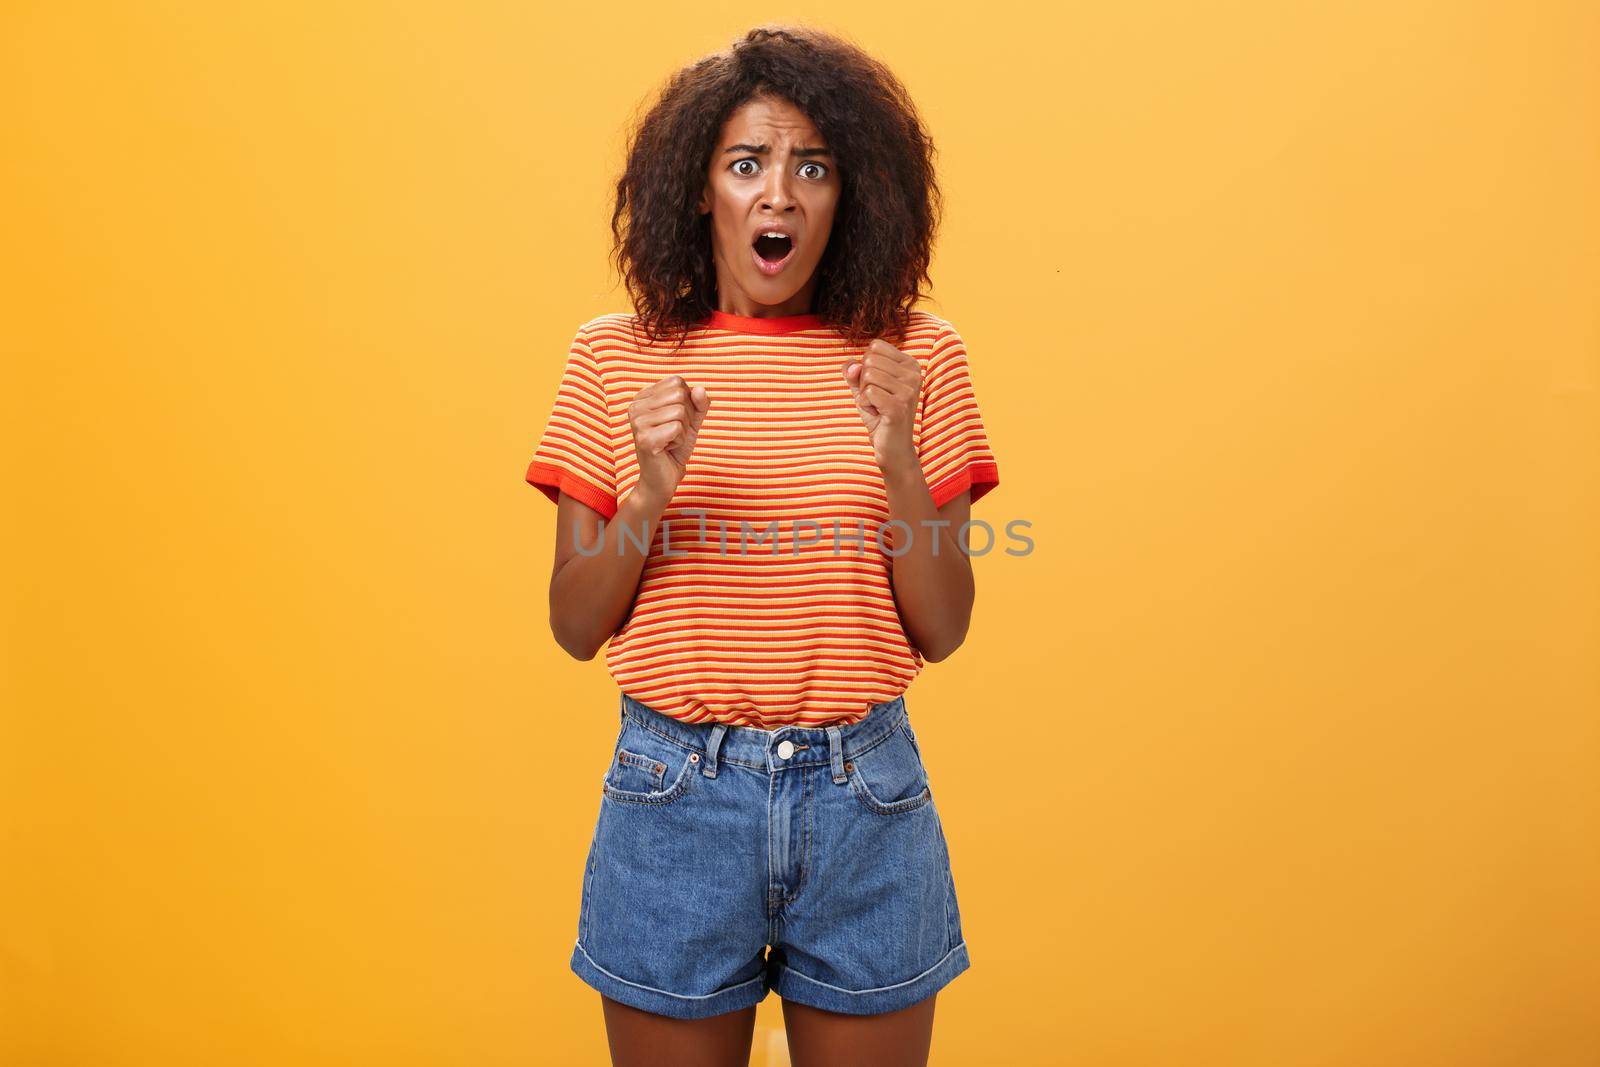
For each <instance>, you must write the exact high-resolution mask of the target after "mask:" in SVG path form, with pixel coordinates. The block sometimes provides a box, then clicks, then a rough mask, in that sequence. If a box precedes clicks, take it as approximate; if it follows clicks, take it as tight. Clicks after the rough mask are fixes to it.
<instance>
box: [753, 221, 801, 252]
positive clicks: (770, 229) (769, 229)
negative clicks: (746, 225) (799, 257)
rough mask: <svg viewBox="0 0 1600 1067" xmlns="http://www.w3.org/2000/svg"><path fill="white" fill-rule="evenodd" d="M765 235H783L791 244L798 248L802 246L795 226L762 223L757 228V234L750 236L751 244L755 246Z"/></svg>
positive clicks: (783, 223)
mask: <svg viewBox="0 0 1600 1067" xmlns="http://www.w3.org/2000/svg"><path fill="white" fill-rule="evenodd" d="M764 233H781V234H783V235H784V236H785V237H787V238H788V239H789V243H790V244H792V245H796V246H798V245H799V244H800V238H799V237H798V236H797V235H796V233H795V228H794V226H793V225H791V224H790V223H787V222H763V223H761V224H760V225H758V226H757V227H756V229H755V232H754V233H752V234H751V235H750V243H751V244H752V245H753V244H755V243H756V242H757V241H759V240H760V239H761V235H762V234H764Z"/></svg>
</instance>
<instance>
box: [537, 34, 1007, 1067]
mask: <svg viewBox="0 0 1600 1067" xmlns="http://www.w3.org/2000/svg"><path fill="white" fill-rule="evenodd" d="M932 155H933V146H932V144H931V142H930V141H929V139H928V137H927V134H926V132H925V131H924V129H923V126H922V123H921V121H920V120H919V118H918V116H917V113H916V111H915V109H914V108H913V106H912V104H911V101H910V100H909V98H908V97H907V95H906V93H905V90H904V88H903V87H902V86H901V84H900V83H899V82H898V81H897V80H896V79H895V77H894V76H893V75H892V74H891V73H890V72H889V71H888V70H886V69H885V68H884V67H883V66H882V65H881V64H879V63H878V62H877V61H875V60H873V59H872V58H871V57H869V56H867V55H865V54H863V53H862V52H861V51H860V50H859V49H857V48H855V47H854V46H852V45H850V44H848V43H846V42H844V41H841V40H839V39H838V38H835V37H832V36H829V35H826V34H823V33H819V32H816V31H812V30H805V29H794V28H790V29H757V30H753V31H751V32H750V33H749V34H747V35H746V36H745V37H744V38H743V39H742V40H741V41H739V42H737V43H735V44H734V45H733V46H732V47H731V48H730V49H729V50H728V51H726V52H724V53H721V54H717V55H713V56H710V57H708V58H706V59H703V60H701V61H699V62H697V63H695V64H693V65H691V66H689V67H687V68H685V69H684V70H682V71H680V72H679V73H678V74H676V75H675V76H674V77H673V78H672V79H671V80H670V81H669V83H668V84H667V87H666V88H665V90H664V92H663V94H662V96H661V98H660V100H659V101H658V102H657V103H656V104H655V105H654V107H653V108H652V109H651V110H650V111H649V112H648V114H647V115H646V116H645V118H644V119H643V120H642V122H641V123H640V124H639V127H638V128H637V129H636V130H635V131H634V134H633V137H632V139H631V143H630V145H629V149H628V160H627V165H626V170H625V173H624V174H623V176H622V178H621V179H620V181H619V182H618V184H617V191H616V208H615V211H614V213H613V216H612V233H613V237H614V239H615V242H616V245H615V253H616V257H617V263H618V265H619V268H620V271H621V273H622V275H623V277H624V278H625V280H626V283H627V287H628V291H629V295H630V297H631V298H632V301H633V304H634V307H635V313H634V314H631V315H630V314H623V313H613V314H606V315H601V316H599V317H598V318H595V319H593V320H591V321H589V322H587V323H585V324H584V325H583V326H582V327H581V328H580V329H579V330H578V333H577V336H576V337H575V338H574V340H573V343H572V346H571V350H570V354H569V356H568V359H567V364H566V368H565V371H564V373H563V376H562V379H561V383H560V386H559V388H558V390H557V398H556V402H555V406H554V411H553V412H552V414H551V417H550V420H549V423H548V424H547V426H546V428H545V431H544V433H543V436H542V439H541V440H540V442H539V444H538V446H537V448H536V451H535V454H534V457H533V460H532V462H531V463H530V465H529V467H528V471H527V480H528V482H530V483H532V484H533V485H536V486H538V487H539V488H540V489H541V490H543V492H544V493H545V495H547V496H548V497H549V498H550V499H551V500H553V501H556V502H557V503H558V505H559V507H558V514H557V539H556V559H555V570H554V573H553V575H552V578H551V583H550V620H551V627H552V629H553V631H554V633H555V637H556V640H557V641H558V642H559V643H560V644H561V646H562V647H563V648H565V649H566V650H567V651H568V652H570V653H571V654H572V655H573V656H575V657H576V658H578V659H582V660H587V659H591V658H592V657H593V656H594V655H595V654H596V652H597V651H598V650H599V649H600V647H601V645H602V644H604V643H605V642H607V641H608V640H609V641H610V644H609V646H608V648H607V653H606V665H607V668H608V669H609V670H610V673H611V675H612V676H613V678H615V679H616V681H617V682H618V684H619V686H620V688H621V694H620V709H619V719H620V725H621V729H620V732H619V735H618V738H617V744H616V747H615V749H614V751H613V753H612V757H611V760H610V762H609V764H608V767H607V770H606V772H605V775H604V778H603V781H602V782H601V794H602V795H601V801H600V815H599V821H598V824H597V826H596V830H595V835H594V840H593V843H592V845H591V847H590V850H589V857H588V861H587V865H586V867H585V870H584V876H583V886H582V891H581V897H580V905H579V918H578V937H577V943H576V944H575V946H574V948H573V954H572V959H571V967H572V969H573V970H574V971H575V972H576V973H577V974H578V975H579V976H580V977H581V978H582V979H583V980H584V981H586V982H587V983H589V984H590V985H591V986H593V987H594V988H596V989H598V990H599V991H600V993H601V995H602V1004H603V1007H604V1017H605V1020H606V1026H607V1031H608V1036H609V1038H610V1044H611V1050H612V1055H613V1058H614V1060H615V1062H617V1063H622V1064H627V1063H638V1062H644V1060H645V1059H648V1058H649V1057H650V1056H653V1055H659V1050H660V1049H661V1048H662V1047H666V1048H670V1049H673V1050H681V1051H680V1052H677V1053H675V1056H674V1058H671V1062H675V1063H677V1062H682V1063H696V1064H700V1063H708V1064H709V1063H727V1064H744V1063H746V1062H748V1055H749V1049H750V1042H751V1034H752V1028H753V1025H754V1020H755V1011H756V1008H755V1005H756V1004H757V1003H758V1002H759V1001H760V1000H762V999H763V998H764V997H765V996H766V993H767V991H768V990H771V989H775V990H776V991H777V993H778V995H779V996H780V997H781V998H782V1000H783V1011H784V1020H785V1030H786V1031H787V1034H788V1039H789V1042H790V1050H791V1053H792V1058H793V1061H794V1063H795V1064H797V1065H801V1067H805V1065H809V1064H828V1065H830V1067H837V1065H840V1064H849V1063H864V1064H872V1065H874V1067H884V1065H890V1064H921V1063H925V1062H926V1058H927V1054H928V1048H929V1043H930V1035H931V1030H932V1025H933V1004H934V994H935V993H936V992H937V991H938V989H940V988H941V987H942V986H944V985H945V984H946V983H948V982H949V981H950V980H951V979H953V978H954V977H955V976H956V975H958V974H960V973H961V972H962V971H963V970H965V969H966V968H967V967H968V966H969V959H968V952H967V945H966V941H965V939H964V937H963V935H962V932H961V919H960V912H959V909H958V907H957V903H956V895H955V883H954V879H953V877H952V872H951V864H950V859H949V855H948V852H947V849H946V841H945V836H944V832H943V828H942V826H941V824H940V821H939V816H938V812H937V810H936V808H935V806H934V804H933V797H932V791H931V789H930V787H929V783H928V778H927V772H926V770H925V768H924V766H923V763H922V758H921V754H920V749H919V747H918V743H917V738H916V735H915V734H914V733H913V731H912V728H911V723H910V719H909V717H908V714H907V709H906V703H905V698H904V696H903V693H904V691H905V690H906V688H907V687H908V686H909V685H910V683H911V681H912V679H913V678H915V677H916V675H917V673H918V672H919V671H920V669H921V667H922V663H923V662H924V661H925V660H942V659H944V658H946V657H947V656H949V655H950V654H951V653H952V652H954V651H955V649H956V648H957V647H958V646H959V645H960V644H961V642H962V640H963V638H964V637H965V634H966V631H967V625H968V621H969V619H970V617H971V611H972V602H973V577H972V569H971V564H970V561H969V559H968V557H967V555H966V553H965V551H963V545H962V542H961V541H960V540H959V535H960V531H961V527H962V524H963V523H965V522H966V521H967V517H968V515H969V510H968V509H969V507H970V504H971V502H972V501H974V500H976V499H978V498H979V497H980V496H982V495H983V494H985V493H987V492H988V491H989V490H990V489H992V488H993V487H994V486H995V485H997V484H998V483H999V472H998V468H997V467H996V464H995V458H994V455H993V453H992V452H991V451H990V448H989V443H988V439H987V436H986V434H985V431H984V427H983V424H982V421H981V419H980V418H979V412H978V407H977V403H976V399H975V396H974V393H973V388H972V382H971V378H970V375H969V373H968V366H967V358H966V350H965V347H964V345H963V343H962V340H961V338H960V336H959V335H958V334H957V333H956V331H955V330H954V329H953V328H952V327H951V325H950V323H948V322H946V321H945V320H943V319H941V318H939V317H937V316H935V315H932V314H930V313H928V312H925V311H921V310H915V309H914V307H913V305H914V304H915V303H916V302H917V300H918V299H919V297H921V296H922V293H921V291H920V289H921V285H922V283H923V282H924V281H927V280H929V278H928V273H927V270H928V263H929V259H930V253H931V245H932V239H933V233H934V230H935V227H936V225H937V220H938V211H939V192H938V188H937V184H936V182H935V178H934V172H933V167H932ZM885 524H887V525H885ZM769 949H770V951H769ZM649 1062H658V1061H657V1060H654V1059H650V1060H649Z"/></svg>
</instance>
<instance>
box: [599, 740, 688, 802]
mask: <svg viewBox="0 0 1600 1067" xmlns="http://www.w3.org/2000/svg"><path fill="white" fill-rule="evenodd" d="M699 767H700V754H699V753H698V752H693V751H691V750H689V749H687V748H684V747H683V746H682V745H679V744H676V743H675V742H673V741H669V740H668V739H666V738H665V737H662V736H661V735H659V734H656V733H654V732H652V731H650V730H649V729H646V728H645V727H644V726H641V725H639V724H638V723H637V722H635V721H634V720H633V719H624V721H623V724H622V731H621V733H620V734H619V735H618V737H617V748H616V752H615V753H614V754H613V755H612V757H611V766H610V767H608V768H607V769H606V773H605V776H604V778H602V779H601V782H600V790H601V792H602V793H603V794H604V795H605V797H606V798H608V799H610V800H615V801H620V802H622V803H630V804H670V803H672V802H673V801H674V800H677V799H678V798H679V797H681V796H683V794H684V793H686V792H687V791H688V790H689V787H690V785H691V784H692V783H693V782H694V778H695V775H694V773H693V772H695V771H696V770H698V769H699Z"/></svg>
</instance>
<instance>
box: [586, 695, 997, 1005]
mask: <svg viewBox="0 0 1600 1067" xmlns="http://www.w3.org/2000/svg"><path fill="white" fill-rule="evenodd" d="M620 718H621V730H620V731H619V733H618V735H617V744H616V748H615V750H614V751H613V753H612V755H611V761H610V763H609V765H608V767H607V769H606V772H605V775H604V776H603V778H602V781H601V799H600V816H599V820H598V822H597V824H596V826H595V833H594V840H593V842H592V843H591V845H590V847H589V856H588V860H587V862H586V864H585V867H584V876H583V890H582V896H581V901H580V904H579V910H578V939H577V943H576V945H574V947H573V951H572V960H571V966H572V970H573V971H574V972H575V973H576V974H577V975H578V976H579V977H580V978H582V979H583V980H584V981H585V982H587V983H589V985H591V986H593V987H594V988H596V989H598V990H600V992H602V993H604V994H606V995H607V996H609V997H612V998H614V999H616V1000H620V1001H622V1002H623V1003H625V1004H631V1005H633V1006H634V1007H636V1008H642V1009H644V1010H646V1011H650V1012H655V1013H657V1014H660V1015H668V1016H672V1017H675V1018H680V1019H698V1018H703V1017H705V1016H708V1015H719V1014H721V1013H723V1012H728V1011H735V1010H737V1009H740V1008H745V1007H749V1006H750V1005H752V1004H755V1003H757V1002H759V1001H761V1000H762V999H763V998H765V997H766V995H767V991H768V990H769V989H771V990H776V991H777V993H778V995H779V996H780V997H782V998H784V999H785V1000H793V1001H797V1002H799V1003H802V1004H809V1005H812V1006H813V1007H818V1008H824V1009H826V1010H829V1011H838V1012H848V1013H850V1014H854V1015H869V1014H876V1013H879V1012H886V1011H894V1010H896V1009H898V1008H903V1007H906V1006H907V1005H910V1004H914V1003H916V1002H917V1001H919V1000H923V999H925V998H927V997H928V996H931V995H932V994H933V993H934V992H936V991H937V990H939V989H940V988H941V987H943V986H944V985H945V984H946V983H948V982H949V981H950V980H951V979H952V978H954V977H955V976H956V975H958V974H960V973H961V972H962V971H964V970H966V969H967V968H968V967H969V966H970V961H969V959H968V956H967V944H966V940H965V939H964V938H963V937H962V934H961V913H960V911H959V909H958V908H957V906H956V890H955V880H954V878H953V876H952V874H951V868H950V854H949V850H948V848H947V847H946V843H945V836H944V828H943V826H942V825H941V824H940V822H939V813H938V811H937V809H936V808H935V807H934V803H933V790H932V788H931V787H930V785H929V782H928V775H927V771H926V769H925V768H924V766H923V763H922V754H921V751H920V749H919V748H918V746H917V739H916V735H915V734H914V733H913V732H912V730H911V722H910V718H909V717H908V715H907V713H906V706H905V698H904V697H903V696H900V697H896V698H895V699H893V700H890V701H887V702H885V703H881V704H874V705H873V706H872V708H871V710H870V711H869V712H868V714H867V716H866V717H865V718H863V719H862V720H861V721H859V722H855V723H850V724H848V725H845V726H827V727H812V728H802V727H796V726H784V727H779V728H778V729H776V730H762V729H757V728H754V727H748V726H728V725H726V724H723V723H702V724H693V723H685V722H682V721H680V720H677V719H673V718H671V717H670V716H667V715H663V714H662V713H660V712H658V711H655V710H653V709H651V708H648V707H646V706H645V705H644V704H641V703H639V702H638V701H637V700H634V699H633V698H632V697H630V696H628V695H627V694H626V693H623V694H622V706H621V716H620ZM791 746H792V747H791ZM769 949H770V951H769Z"/></svg>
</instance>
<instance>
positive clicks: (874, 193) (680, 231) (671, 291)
mask: <svg viewBox="0 0 1600 1067" xmlns="http://www.w3.org/2000/svg"><path fill="white" fill-rule="evenodd" d="M758 97H775V98H778V99H783V100H787V101H788V102H789V103H791V104H793V105H794V106H795V107H796V108H798V109H799V110H800V111H802V112H803V113H805V115H806V116H807V117H808V118H809V119H810V120H811V122H812V124H813V125H815V126H816V127H817V130H818V131H819V132H820V133H821V134H822V136H823V137H825V138H826V139H827V144H828V146H829V148H830V149H831V151H832V153H833V157H834V160H835V161H836V162H837V163H838V165H839V177H840V196H839V202H838V206H837V208H836V209H835V215H834V223H833V228H832V231H831V233H830V235H829V238H828V245H827V247H826V248H825V249H824V251H823V255H822V259H821V260H820V261H819V262H818V264H817V268H816V276H817V287H816V297H815V300H814V302H813V308H812V311H813V313H814V314H817V315H819V316H821V318H822V320H823V321H824V322H827V323H829V324H830V325H832V326H835V327H836V328H837V329H839V330H840V331H841V332H842V333H843V334H844V335H845V337H846V338H848V339H849V340H850V341H851V342H852V343H858V344H864V343H866V342H867V341H869V340H871V339H872V338H874V337H884V338H893V339H894V343H900V342H901V341H902V340H903V339H904V336H905V330H906V328H907V326H908V324H909V320H910V315H911V310H912V308H913V307H914V306H915V304H916V302H917V301H918V299H920V298H921V297H923V296H924V295H926V294H924V293H923V292H922V288H921V287H922V285H923V283H925V282H926V283H929V284H931V282H932V279H931V278H930V277H929V274H928V265H929V261H930V260H931V258H932V252H933V238H934V233H935V231H936V230H937V228H938V224H939V215H940V211H941V195H940V191H939V185H938V181H937V180H936V178H935V176H934V166H933V161H934V152H935V149H934V146H933V140H932V138H931V137H930V136H929V135H928V132H927V130H926V129H925V128H924V126H923V123H922V120H921V118H920V117H919V115H918V114H917V110H916V107H915V106H914V105H913V104H912V102H911V97H910V94H908V93H907V92H906V89H905V86H904V85H902V84H901V82H900V80H899V79H898V78H896V77H895V76H894V74H893V73H892V72H890V70H889V69H888V68H887V67H886V66H884V65H883V64H882V63H881V62H879V61H878V60H876V59H874V58H873V57H872V56H870V55H868V54H867V53H866V52H864V51H863V50H862V49H860V48H859V47H857V46H856V45H854V44H852V43H850V42H848V41H846V40H843V39H842V38H840V37H837V36H834V35H833V34H830V33H826V32H823V31H821V30H816V29H812V28H805V27H797V26H764V27H759V28H756V29H753V30H750V31H749V32H748V33H746V34H745V35H744V37H743V38H742V39H740V40H738V41H735V42H734V43H733V45H732V46H731V47H729V48H728V49H726V50H724V51H722V52H718V53H715V54H713V55H710V56H707V57H705V58H703V59H701V60H698V61H697V62H695V63H692V64H690V65H689V66H687V67H684V68H683V69H681V70H679V71H677V72H676V73H675V74H673V75H672V77H671V78H670V79H668V81H667V83H666V85H665V86H664V87H663V89H662V90H661V93H660V96H659V97H658V99H657V100H656V101H655V103H654V104H653V105H652V106H651V107H650V109H649V110H648V112H647V113H646V114H645V116H644V118H643V119H642V120H640V121H639V122H638V123H637V125H636V126H635V128H634V129H633V131H632V133H631V135H630V136H629V138H628V147H627V164H626V167H625V168H624V171H623V174H622V176H621V177H620V178H619V179H618V180H617V194H616V207H615V209H614V210H613V212H612V215H611V235H612V239H613V246H612V258H613V259H614V261H615V264H616V269H617V271H618V272H619V274H620V275H621V276H622V278H623V280H624V281H625V283H626V285H627V289H628V294H629V296H630V297H631V298H632V300H633V304H634V310H635V312H636V314H637V316H638V318H639V321H640V324H641V325H642V326H643V327H644V329H645V331H646V333H648V334H649V336H650V338H651V340H652V341H656V340H660V339H661V338H663V337H666V336H668V335H676V336H677V337H678V338H679V344H681V343H682V339H683V337H684V336H685V334H686V332H687V330H688V328H689V327H690V326H692V325H693V324H695V323H697V322H699V321H701V320H703V319H704V318H705V317H706V316H707V315H708V314H709V313H710V312H711V311H712V310H713V309H714V308H715V307H716V288H717V287H716V271H715V267H714V265H713V262H712V246H711V216H710V215H702V214H700V213H699V212H697V211H696V210H695V201H696V198H697V197H698V195H699V193H700V190H701V189H702V188H703V187H704V185H705V181H706V172H707V169H708V168H709V167H710V163H711V153H712V152H713V151H714V150H715V148H716V143H717V137H718V135H719V134H720V133H721V130H722V126H723V123H725V122H726V121H727V119H728V117H729V116H730V115H731V114H732V113H733V112H734V111H736V110H737V109H738V108H739V107H741V106H742V105H743V104H744V103H746V102H747V101H749V100H751V99H754V98H758Z"/></svg>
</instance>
